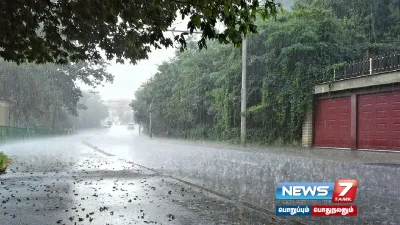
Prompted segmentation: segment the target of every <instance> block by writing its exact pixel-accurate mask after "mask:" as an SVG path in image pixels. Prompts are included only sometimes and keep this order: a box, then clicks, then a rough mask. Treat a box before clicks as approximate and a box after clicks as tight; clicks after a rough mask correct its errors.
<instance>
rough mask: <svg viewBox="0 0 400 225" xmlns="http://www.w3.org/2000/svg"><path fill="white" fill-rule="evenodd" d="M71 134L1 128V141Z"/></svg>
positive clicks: (55, 131) (64, 131)
mask: <svg viewBox="0 0 400 225" xmlns="http://www.w3.org/2000/svg"><path fill="white" fill-rule="evenodd" d="M65 134H70V131H68V130H51V129H41V128H19V127H6V126H0V141H6V140H10V139H25V138H32V137H44V136H53V135H65Z"/></svg>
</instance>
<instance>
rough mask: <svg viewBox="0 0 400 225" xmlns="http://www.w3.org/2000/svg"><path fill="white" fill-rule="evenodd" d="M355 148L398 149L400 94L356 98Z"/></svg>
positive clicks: (399, 146) (390, 93) (399, 147)
mask: <svg viewBox="0 0 400 225" xmlns="http://www.w3.org/2000/svg"><path fill="white" fill-rule="evenodd" d="M357 107H358V117H357V147H358V148H361V149H363V148H365V149H382V150H399V149H400V143H399V140H398V139H400V136H399V134H400V92H384V93H378V94H368V95H360V96H359V97H358V106H357Z"/></svg>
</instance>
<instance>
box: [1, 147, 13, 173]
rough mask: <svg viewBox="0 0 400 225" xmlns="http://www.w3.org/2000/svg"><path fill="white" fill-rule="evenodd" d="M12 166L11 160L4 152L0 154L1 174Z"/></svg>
mask: <svg viewBox="0 0 400 225" xmlns="http://www.w3.org/2000/svg"><path fill="white" fill-rule="evenodd" d="M10 164H11V159H10V158H9V157H8V156H7V155H6V154H4V153H3V152H0V174H2V173H4V172H5V171H6V169H7V167H8V166H9V165H10Z"/></svg>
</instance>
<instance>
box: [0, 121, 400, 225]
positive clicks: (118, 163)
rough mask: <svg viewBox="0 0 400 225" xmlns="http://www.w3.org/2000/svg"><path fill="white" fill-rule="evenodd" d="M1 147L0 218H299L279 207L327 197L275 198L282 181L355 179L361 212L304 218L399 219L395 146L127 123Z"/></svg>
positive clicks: (255, 221) (398, 166)
mask: <svg viewBox="0 0 400 225" xmlns="http://www.w3.org/2000/svg"><path fill="white" fill-rule="evenodd" d="M1 150H2V151H4V152H6V153H7V154H9V155H11V156H12V157H13V159H14V163H13V164H12V166H11V167H10V169H9V172H8V173H7V174H6V175H2V176H0V180H1V182H2V183H1V186H0V188H1V189H0V190H1V192H0V201H1V202H0V216H1V217H0V224H57V222H60V224H74V223H75V222H76V223H77V224H107V223H108V224H148V223H155V222H157V224H293V223H295V222H294V221H293V220H284V219H282V218H276V217H274V216H273V212H274V208H275V205H277V204H291V205H292V204H307V205H310V204H320V205H321V204H331V203H330V202H329V201H317V202H315V201H314V202H309V201H308V202H300V201H294V202H293V201H291V202H282V201H276V200H275V188H276V185H277V183H279V182H284V181H317V182H318V181H334V180H335V179H337V178H357V179H358V180H359V189H358V193H357V197H356V202H355V204H356V205H358V206H359V216H358V217H355V218H350V217H349V218H339V217H337V218H310V217H307V218H301V222H303V224H399V223H398V221H400V213H399V212H398V210H397V209H398V208H400V191H399V189H398V187H399V186H400V154H396V153H376V152H354V151H342V150H318V149H289V148H245V149H243V148H238V147H236V146H231V145H219V144H213V143H205V142H190V141H178V140H167V139H157V138H153V139H152V140H150V139H149V138H148V137H146V136H143V135H142V136H139V135H138V134H137V130H134V131H128V130H127V129H126V127H123V126H116V127H113V128H111V129H103V130H96V131H89V132H83V133H80V134H78V135H74V136H72V137H68V138H59V139H45V140H37V141H30V142H26V143H14V144H8V145H5V146H1ZM46 185H47V186H46ZM13 196H14V197H13ZM28 198H29V200H27V199H28ZM36 198H37V199H36ZM85 198H86V199H85ZM134 198H136V200H135V199H134ZM18 199H19V200H18ZM129 200H132V202H129ZM4 207H5V208H4ZM101 207H106V208H101ZM82 208H84V211H82ZM100 209H103V210H100ZM37 210H39V211H37ZM66 210H68V211H66ZM141 210H142V211H141ZM92 212H93V214H90V213H92ZM111 212H113V213H112V215H111ZM143 214H144V215H143ZM142 216H143V218H142ZM70 218H72V221H70V220H69V219H70ZM79 218H81V219H83V221H79ZM91 218H92V219H93V220H92V221H91V222H90V220H91ZM286 219H287V218H286Z"/></svg>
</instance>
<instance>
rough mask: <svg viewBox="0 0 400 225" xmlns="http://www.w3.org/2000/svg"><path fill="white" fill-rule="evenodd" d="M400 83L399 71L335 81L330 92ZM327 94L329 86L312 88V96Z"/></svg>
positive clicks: (323, 85)
mask: <svg viewBox="0 0 400 225" xmlns="http://www.w3.org/2000/svg"><path fill="white" fill-rule="evenodd" d="M395 83H400V71H395V72H390V73H383V74H375V75H369V76H363V77H358V78H352V79H347V80H341V81H336V82H334V83H332V86H331V90H330V92H337V91H345V90H350V89H359V88H368V87H373V86H380V85H387V84H395ZM328 92H329V84H327V83H326V84H319V85H316V86H315V88H314V94H323V93H328Z"/></svg>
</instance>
